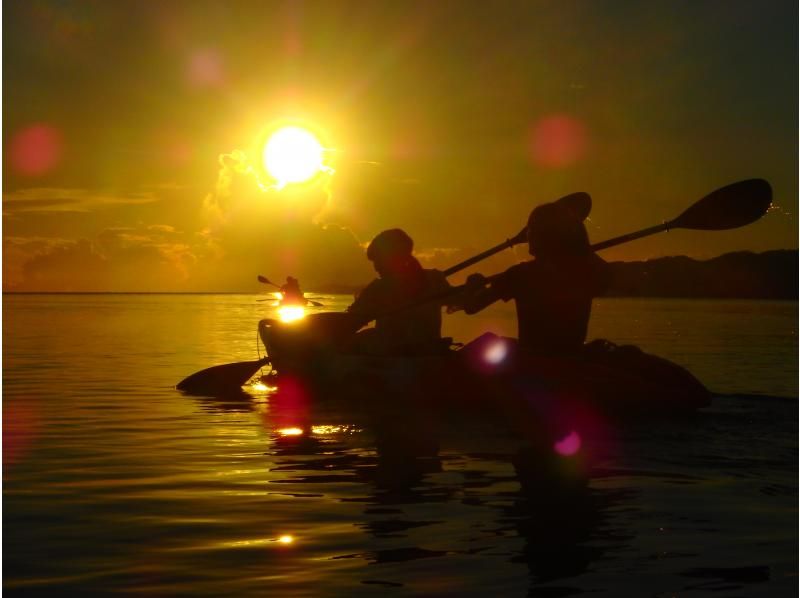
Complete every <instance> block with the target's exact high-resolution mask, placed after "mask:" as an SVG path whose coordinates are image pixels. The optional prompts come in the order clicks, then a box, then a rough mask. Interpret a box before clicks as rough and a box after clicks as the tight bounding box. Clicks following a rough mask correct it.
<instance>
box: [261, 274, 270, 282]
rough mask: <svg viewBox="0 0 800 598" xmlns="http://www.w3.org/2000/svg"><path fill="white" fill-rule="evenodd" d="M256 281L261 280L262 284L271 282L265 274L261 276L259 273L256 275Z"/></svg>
mask: <svg viewBox="0 0 800 598" xmlns="http://www.w3.org/2000/svg"><path fill="white" fill-rule="evenodd" d="M258 282H263V283H264V284H272V282H271V281H270V279H269V278H267V277H266V276H261V275H260V274H259V275H258Z"/></svg>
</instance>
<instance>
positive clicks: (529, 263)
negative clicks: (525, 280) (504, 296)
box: [501, 260, 540, 278]
mask: <svg viewBox="0 0 800 598" xmlns="http://www.w3.org/2000/svg"><path fill="white" fill-rule="evenodd" d="M539 269H540V265H539V264H538V263H537V262H536V260H526V261H524V262H520V263H518V264H514V265H513V266H511V267H510V268H508V269H507V270H506V271H505V272H503V273H501V276H508V277H509V278H515V277H517V276H530V275H531V274H533V273H534V272H536V271H537V270H539Z"/></svg>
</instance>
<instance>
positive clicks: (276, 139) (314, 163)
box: [262, 127, 325, 188]
mask: <svg viewBox="0 0 800 598" xmlns="http://www.w3.org/2000/svg"><path fill="white" fill-rule="evenodd" d="M322 152H323V150H322V145H321V144H320V142H319V140H318V139H317V138H316V137H315V136H314V134H313V133H312V132H311V131H309V130H308V129H303V128H302V127H283V128H282V129H279V130H278V131H276V132H275V133H273V134H272V136H271V137H270V138H269V140H268V141H267V143H266V145H265V146H264V152H263V155H262V160H263V163H264V168H265V169H266V171H267V173H268V174H269V175H270V176H271V177H272V178H273V179H275V181H276V183H277V186H278V188H281V187H285V186H286V185H289V184H292V183H303V182H305V181H308V180H309V179H311V178H313V177H314V176H315V175H316V174H317V173H318V172H320V171H322V170H324V169H325V167H324V165H323V161H322V158H323V156H322Z"/></svg>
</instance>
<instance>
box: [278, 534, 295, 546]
mask: <svg viewBox="0 0 800 598" xmlns="http://www.w3.org/2000/svg"><path fill="white" fill-rule="evenodd" d="M278 542H280V543H281V544H291V543H292V542H294V536H290V535H289V534H284V535H283V536H281V537H280V538H278Z"/></svg>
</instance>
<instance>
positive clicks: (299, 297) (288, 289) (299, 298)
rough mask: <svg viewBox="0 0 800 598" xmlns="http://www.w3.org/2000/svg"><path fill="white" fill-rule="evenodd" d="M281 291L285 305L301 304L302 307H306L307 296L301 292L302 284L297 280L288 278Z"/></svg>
mask: <svg viewBox="0 0 800 598" xmlns="http://www.w3.org/2000/svg"><path fill="white" fill-rule="evenodd" d="M280 290H281V294H282V295H283V300H282V302H283V303H299V304H300V305H305V303H306V298H305V294H304V293H303V291H302V290H300V283H299V281H298V280H297V279H296V278H293V277H291V276H287V277H286V284H284V285H282V286H281V288H280Z"/></svg>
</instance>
